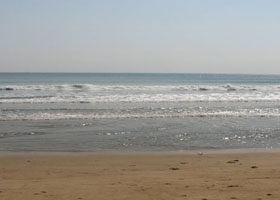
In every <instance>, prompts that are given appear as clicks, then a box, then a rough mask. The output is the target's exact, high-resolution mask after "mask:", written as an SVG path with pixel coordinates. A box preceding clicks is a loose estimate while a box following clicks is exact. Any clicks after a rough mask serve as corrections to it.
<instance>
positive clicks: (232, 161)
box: [227, 160, 239, 163]
mask: <svg viewBox="0 0 280 200" xmlns="http://www.w3.org/2000/svg"><path fill="white" fill-rule="evenodd" d="M237 162H239V160H230V161H227V163H237Z"/></svg>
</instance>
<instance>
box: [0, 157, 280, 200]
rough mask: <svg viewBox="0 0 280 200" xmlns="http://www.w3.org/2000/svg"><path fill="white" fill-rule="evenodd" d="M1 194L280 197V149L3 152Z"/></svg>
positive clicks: (211, 199)
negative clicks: (178, 151) (197, 152)
mask: <svg viewBox="0 0 280 200" xmlns="http://www.w3.org/2000/svg"><path fill="white" fill-rule="evenodd" d="M0 199H1V200H18V199H21V200H33V199H34V200H35V199H36V200H40V199H52V200H56V199H57V200H58V199H59V200H72V199H73V200H74V199H76V200H77V199H79V200H81V199H84V200H87V199H88V200H93V199H97V200H102V199H108V200H109V199H110V200H111V199H120V200H124V199H127V200H131V199H136V200H137V199H143V200H144V199H154V200H161V199H162V200H172V199H191V200H216V199H221V200H224V199H244V200H250V199H252V200H265V199H277V200H279V199H280V153H278V152H270V153H222V154H203V155H198V154H163V153H162V154H105V155H104V154H99V155H93V154H92V155H89V154H79V155H78V154H64V155H63V154H61V155H58V154H56V155H53V154H49V155H42V154H38V155H31V154H22V155H1V156H0Z"/></svg>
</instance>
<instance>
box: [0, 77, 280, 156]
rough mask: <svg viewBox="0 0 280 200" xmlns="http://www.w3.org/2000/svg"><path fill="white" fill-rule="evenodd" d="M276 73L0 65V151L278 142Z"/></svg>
mask: <svg viewBox="0 0 280 200" xmlns="http://www.w3.org/2000/svg"><path fill="white" fill-rule="evenodd" d="M279 119H280V76H279V75H237V74H236V75H228V74H125V73H122V74H113V73H112V74H111V73H104V74H103V73H0V151H23V152H26V151H47V152H52V151H53V152H62V151H66V152H72V151H83V152H146V151H148V152H150V151H152V152H153V151H178V150H182V151H184V150H201V149H240V148H245V149H248V148H279V147H280V123H279V122H280V120H279Z"/></svg>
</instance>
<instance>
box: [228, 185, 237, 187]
mask: <svg viewBox="0 0 280 200" xmlns="http://www.w3.org/2000/svg"><path fill="white" fill-rule="evenodd" d="M228 187H230V188H231V187H239V185H228Z"/></svg>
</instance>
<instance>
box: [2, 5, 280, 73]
mask: <svg viewBox="0 0 280 200" xmlns="http://www.w3.org/2000/svg"><path fill="white" fill-rule="evenodd" d="M279 9H280V1H278V0H137V1H136V0H118V1H116V0H99V1H95V0H78V1H77V0H48V1H43V0H24V1H22V0H0V25H1V26H0V72H132V73H133V72H147V73H149V72H151V73H158V72H160V73H254V74H255V73H256V74H280V26H279V24H280V12H279Z"/></svg>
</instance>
